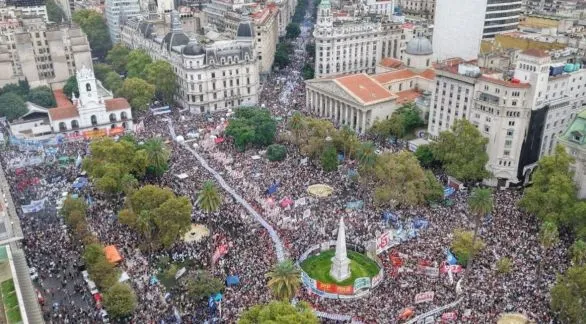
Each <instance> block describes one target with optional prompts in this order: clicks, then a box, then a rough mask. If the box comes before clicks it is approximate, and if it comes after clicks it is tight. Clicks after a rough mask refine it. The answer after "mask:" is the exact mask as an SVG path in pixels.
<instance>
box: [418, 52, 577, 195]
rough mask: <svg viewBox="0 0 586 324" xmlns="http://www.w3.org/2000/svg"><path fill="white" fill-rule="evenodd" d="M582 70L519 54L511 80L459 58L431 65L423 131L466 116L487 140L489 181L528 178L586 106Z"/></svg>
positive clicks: (437, 129)
mask: <svg viewBox="0 0 586 324" xmlns="http://www.w3.org/2000/svg"><path fill="white" fill-rule="evenodd" d="M585 87H586V69H583V68H582V67H581V65H579V64H574V63H566V64H561V65H560V64H557V63H553V62H552V59H551V56H550V54H548V53H546V52H543V51H540V50H535V49H530V50H525V51H523V52H521V53H519V55H518V58H517V60H516V62H515V70H514V74H513V78H506V77H504V76H503V74H502V73H494V72H491V71H489V70H485V71H481V69H480V68H479V67H478V66H476V65H472V64H469V63H466V62H464V61H463V60H461V59H454V60H449V61H446V62H444V63H442V64H440V65H439V66H438V67H437V69H436V82H435V89H434V91H433V94H432V100H431V107H430V116H429V123H428V133H429V136H430V138H432V139H433V138H435V137H437V136H439V134H440V132H442V131H446V130H449V129H450V127H451V126H452V125H453V122H454V121H455V120H458V119H467V120H469V121H470V122H471V123H473V124H474V125H476V126H477V127H478V129H479V131H480V132H481V134H483V135H484V136H485V137H487V138H488V139H489V143H488V145H487V153H488V156H489V162H488V163H487V169H488V170H489V171H491V173H492V174H493V176H494V178H493V179H489V180H488V181H487V183H488V184H491V185H499V186H508V185H511V184H520V183H521V182H522V181H523V180H525V181H527V179H528V178H529V175H530V173H531V172H532V171H533V169H534V168H535V166H536V162H537V161H538V160H539V158H540V157H542V156H544V155H549V154H552V153H553V150H554V149H555V146H556V144H557V139H558V137H559V136H561V135H562V134H563V133H564V132H565V131H566V129H567V128H568V125H569V123H570V122H571V121H572V120H574V118H575V117H576V115H577V114H578V111H579V109H581V108H582V107H583V106H584V105H585V104H586V89H585Z"/></svg>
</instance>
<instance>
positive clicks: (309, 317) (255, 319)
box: [238, 301, 319, 324]
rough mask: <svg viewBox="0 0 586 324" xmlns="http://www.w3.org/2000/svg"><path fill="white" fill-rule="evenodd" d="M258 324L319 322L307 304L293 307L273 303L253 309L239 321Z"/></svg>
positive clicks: (287, 304) (241, 323) (316, 323)
mask: <svg viewBox="0 0 586 324" xmlns="http://www.w3.org/2000/svg"><path fill="white" fill-rule="evenodd" d="M258 323H279V324H318V323H319V320H318V319H317V316H315V314H314V313H313V310H312V309H311V307H310V306H309V304H307V303H306V302H299V303H297V304H296V305H295V306H293V305H291V304H289V303H287V302H277V301H272V302H270V303H269V304H268V305H256V306H253V307H251V308H250V309H248V310H247V311H245V312H244V313H242V316H241V317H240V319H239V320H238V324H258Z"/></svg>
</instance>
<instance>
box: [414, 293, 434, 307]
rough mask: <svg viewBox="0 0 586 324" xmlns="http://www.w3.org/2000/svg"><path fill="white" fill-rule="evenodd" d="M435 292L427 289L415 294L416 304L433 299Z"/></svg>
mask: <svg viewBox="0 0 586 324" xmlns="http://www.w3.org/2000/svg"><path fill="white" fill-rule="evenodd" d="M433 297H434V292H433V291H426V292H422V293H419V294H417V295H415V304H421V303H427V302H430V301H433Z"/></svg>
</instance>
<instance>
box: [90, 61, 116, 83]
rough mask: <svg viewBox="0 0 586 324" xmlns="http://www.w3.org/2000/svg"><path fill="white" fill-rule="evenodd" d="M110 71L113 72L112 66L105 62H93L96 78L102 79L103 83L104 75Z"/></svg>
mask: <svg viewBox="0 0 586 324" xmlns="http://www.w3.org/2000/svg"><path fill="white" fill-rule="evenodd" d="M110 72H114V69H113V68H112V66H110V65H108V64H105V63H94V75H95V76H96V79H98V80H100V81H102V83H104V80H106V75H107V74H108V73H110ZM114 73H115V72H114Z"/></svg>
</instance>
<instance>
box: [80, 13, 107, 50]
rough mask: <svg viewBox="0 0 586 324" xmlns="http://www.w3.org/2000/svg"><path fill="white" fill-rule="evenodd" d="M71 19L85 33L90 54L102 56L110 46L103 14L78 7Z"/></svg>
mask: <svg viewBox="0 0 586 324" xmlns="http://www.w3.org/2000/svg"><path fill="white" fill-rule="evenodd" d="M73 21H74V22H75V23H76V24H78V25H79V26H80V27H81V29H82V30H83V32H84V33H85V34H86V35H87V38H88V41H89V43H90V47H91V49H92V55H93V56H97V57H104V56H105V55H106V53H108V50H110V48H112V41H111V40H110V33H109V32H108V26H107V25H106V20H105V19H104V16H103V15H102V14H100V13H99V12H97V11H95V10H92V9H79V10H75V12H74V13H73Z"/></svg>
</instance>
